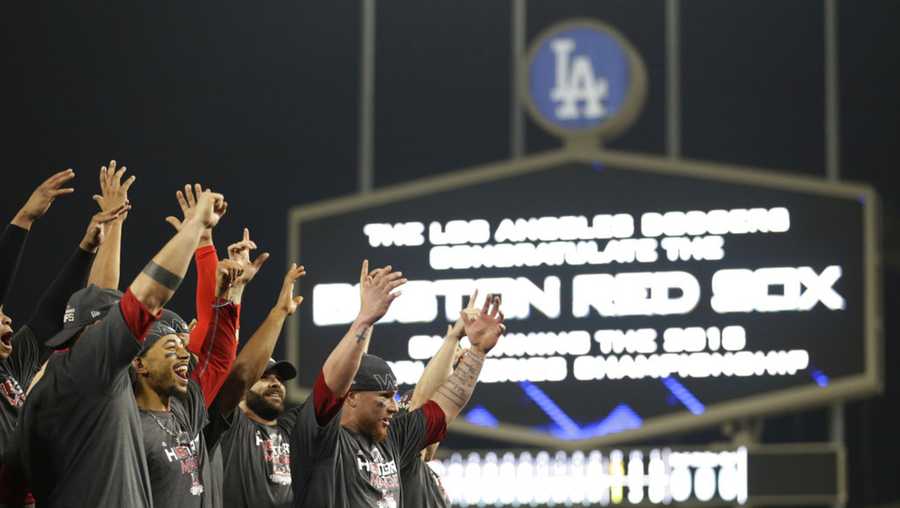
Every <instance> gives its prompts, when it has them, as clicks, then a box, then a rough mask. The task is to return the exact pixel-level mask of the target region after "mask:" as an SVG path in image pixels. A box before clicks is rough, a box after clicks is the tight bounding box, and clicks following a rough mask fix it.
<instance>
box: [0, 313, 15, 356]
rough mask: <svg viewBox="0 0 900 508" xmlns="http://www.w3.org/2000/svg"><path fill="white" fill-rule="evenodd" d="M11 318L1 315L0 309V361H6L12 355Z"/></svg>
mask: <svg viewBox="0 0 900 508" xmlns="http://www.w3.org/2000/svg"><path fill="white" fill-rule="evenodd" d="M12 335H13V329H12V318H10V317H9V316H7V315H6V314H4V313H3V308H0V361H3V360H6V359H7V358H8V357H9V355H11V354H12V348H13V346H12Z"/></svg>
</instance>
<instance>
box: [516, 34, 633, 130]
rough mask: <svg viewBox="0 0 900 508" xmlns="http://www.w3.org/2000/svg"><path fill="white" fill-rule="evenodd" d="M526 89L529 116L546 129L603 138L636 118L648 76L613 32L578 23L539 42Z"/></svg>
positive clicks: (534, 50)
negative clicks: (605, 133)
mask: <svg viewBox="0 0 900 508" xmlns="http://www.w3.org/2000/svg"><path fill="white" fill-rule="evenodd" d="M525 89H526V90H527V102H528V105H529V109H530V111H531V113H532V115H533V116H534V117H535V119H536V120H537V121H538V123H540V124H541V125H542V126H543V127H545V128H547V129H548V130H551V131H553V132H555V133H557V134H560V135H563V136H569V135H579V134H584V133H598V134H602V133H603V132H604V130H609V131H612V130H616V131H618V130H621V128H622V126H621V125H615V124H616V123H619V124H621V123H624V122H627V121H630V120H633V118H634V117H636V114H637V112H638V111H639V109H640V106H641V103H642V102H643V98H644V96H645V94H646V71H645V70H644V66H643V63H642V62H641V60H640V58H639V57H638V56H637V52H636V51H635V50H634V49H633V48H632V47H631V45H630V44H629V43H628V42H627V41H626V40H625V39H624V37H622V36H621V35H619V34H618V33H617V32H615V30H613V29H612V28H610V27H607V26H606V25H603V24H601V23H597V22H592V21H577V22H572V23H564V24H561V25H558V26H556V27H552V28H550V29H549V30H547V31H546V32H544V34H543V35H542V36H541V37H539V39H538V40H537V42H536V43H535V44H534V46H533V47H532V49H531V51H530V52H529V61H528V65H527V77H526V83H525ZM614 120H617V121H614ZM607 125H609V126H611V127H609V128H606V129H605V127H606V126H607Z"/></svg>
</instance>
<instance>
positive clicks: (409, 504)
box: [400, 456, 450, 508]
mask: <svg viewBox="0 0 900 508" xmlns="http://www.w3.org/2000/svg"><path fill="white" fill-rule="evenodd" d="M400 482H401V483H402V484H403V506H404V507H406V508H450V498H449V497H447V492H446V491H445V490H444V486H443V485H442V484H441V479H440V478H439V477H438V475H437V473H435V472H434V470H433V469H431V467H430V466H429V465H428V464H427V463H426V462H425V461H424V460H422V458H421V456H417V457H416V458H415V460H413V461H412V462H410V463H409V465H408V466H407V467H405V468H403V469H402V470H400Z"/></svg>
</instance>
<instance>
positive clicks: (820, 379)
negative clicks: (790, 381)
mask: <svg viewBox="0 0 900 508" xmlns="http://www.w3.org/2000/svg"><path fill="white" fill-rule="evenodd" d="M809 375H810V376H812V378H813V381H815V382H816V384H817V385H819V386H821V387H822V388H825V387H826V386H828V375H826V374H825V373H824V372H822V371H821V370H819V369H813V370H812V371H810V373H809Z"/></svg>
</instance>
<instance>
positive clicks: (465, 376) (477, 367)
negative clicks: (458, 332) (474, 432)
mask: <svg viewBox="0 0 900 508" xmlns="http://www.w3.org/2000/svg"><path fill="white" fill-rule="evenodd" d="M460 318H461V319H462V320H463V323H464V324H465V329H466V336H467V337H468V338H469V342H471V343H472V347H471V349H469V351H468V353H467V354H466V355H465V356H464V357H463V359H462V360H461V361H460V362H459V365H457V366H456V369H454V371H453V374H451V375H450V377H449V378H448V379H447V381H446V382H444V384H443V385H441V387H440V388H438V390H437V393H435V394H434V397H432V399H431V400H433V401H434V402H436V403H437V405H438V406H440V407H441V409H442V410H443V411H444V418H445V420H446V422H447V423H450V422H451V421H452V420H453V419H455V418H456V417H457V416H458V415H459V413H460V412H461V411H462V409H463V408H464V407H465V406H466V404H467V403H468V402H469V398H470V397H471V396H472V392H473V391H474V390H475V384H476V383H477V382H478V375H479V374H480V373H481V367H482V365H484V359H485V357H486V356H487V354H488V353H489V352H490V350H491V349H493V347H494V346H495V345H497V340H498V339H499V338H500V336H501V335H502V334H503V333H504V332H505V331H506V326H505V325H504V324H503V313H502V312H500V297H499V296H491V295H489V296H488V298H487V299H485V302H484V307H483V308H482V309H481V311H480V312H479V311H477V310H475V309H472V308H467V309H465V310H463V311H462V312H460Z"/></svg>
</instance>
